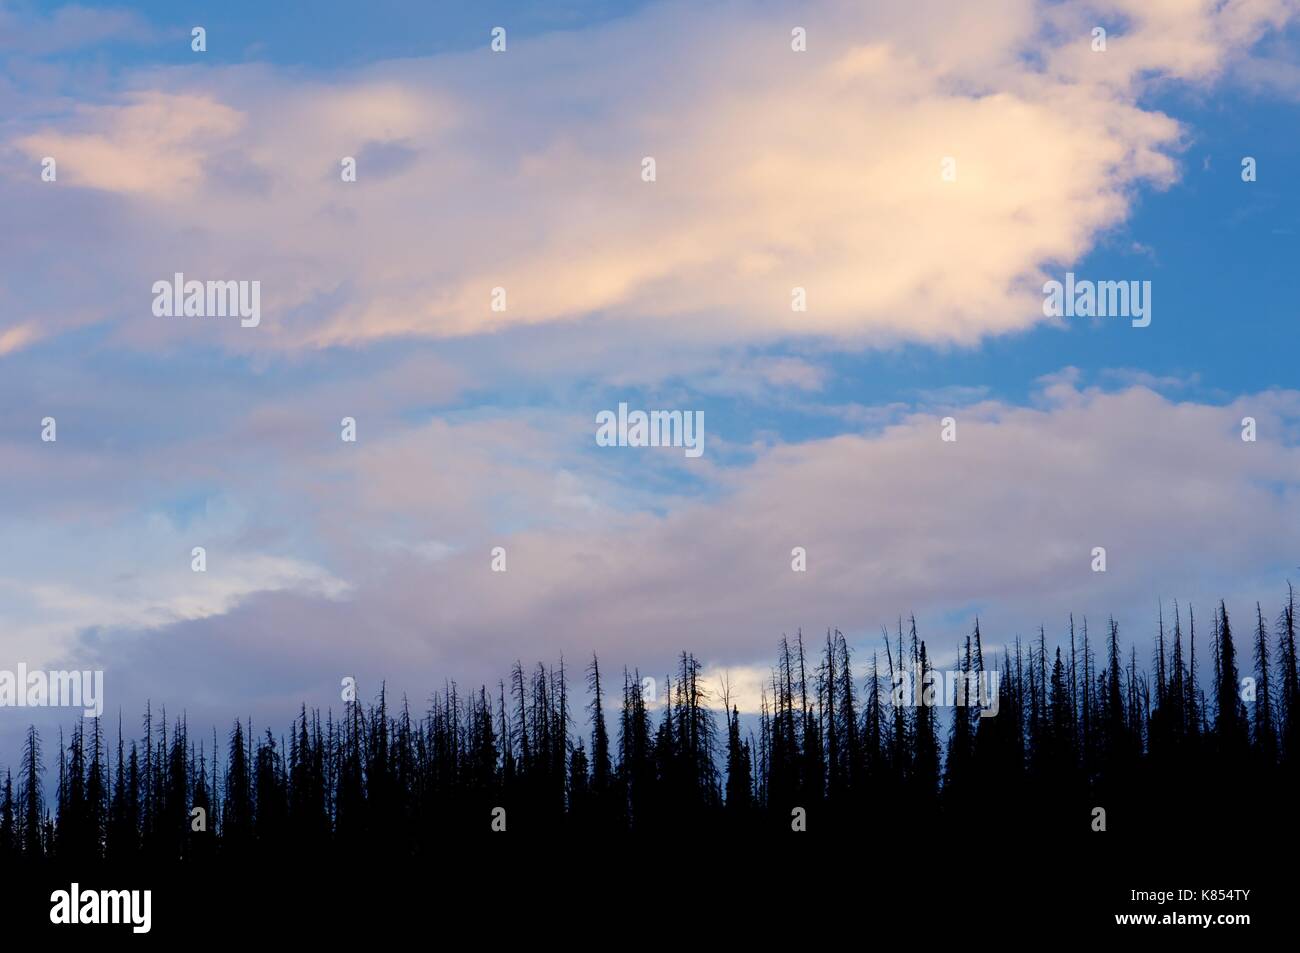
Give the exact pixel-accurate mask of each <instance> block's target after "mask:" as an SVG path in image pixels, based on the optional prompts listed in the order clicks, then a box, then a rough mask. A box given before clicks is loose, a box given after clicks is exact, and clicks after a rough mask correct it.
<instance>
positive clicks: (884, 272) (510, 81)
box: [8, 0, 1295, 350]
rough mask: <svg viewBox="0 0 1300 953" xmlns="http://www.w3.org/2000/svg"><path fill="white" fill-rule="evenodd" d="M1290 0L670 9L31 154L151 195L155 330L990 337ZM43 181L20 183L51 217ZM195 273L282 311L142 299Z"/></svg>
mask: <svg viewBox="0 0 1300 953" xmlns="http://www.w3.org/2000/svg"><path fill="white" fill-rule="evenodd" d="M1294 13H1295V4H1294V3H1292V2H1259V3H1229V4H1216V3H1210V2H1203V3H1196V4H1190V5H1189V4H1186V3H1178V4H1173V3H1137V2H1121V3H1108V4H1096V5H1090V4H1077V3H1064V4H1052V3H1034V2H1029V0H996V2H994V3H992V4H982V5H980V6H978V7H972V6H971V5H970V4H967V3H964V2H956V0H951V2H949V0H943V2H940V0H926V2H921V3H916V4H909V5H906V6H903V7H899V6H893V5H872V8H871V9H864V8H863V7H862V5H861V4H856V3H852V4H850V3H843V4H840V3H819V4H813V5H810V6H809V7H808V8H807V10H806V11H803V12H801V13H800V16H799V18H798V19H799V20H800V24H801V25H802V26H804V28H805V29H806V30H807V36H808V48H807V50H806V52H795V51H793V50H792V49H791V37H790V31H791V27H792V24H791V22H790V18H789V17H788V16H779V17H778V16H775V15H773V14H772V12H771V11H768V10H764V9H762V8H751V7H749V6H746V5H743V4H737V5H734V6H725V7H720V8H700V7H699V6H698V5H691V6H684V5H677V4H660V5H655V6H653V7H651V8H649V9H647V10H645V11H643V12H641V13H639V14H637V15H635V16H632V17H629V18H627V19H625V20H621V21H617V22H614V23H612V24H608V25H604V26H601V27H598V28H593V29H587V30H582V31H576V32H572V33H559V34H552V35H548V36H543V37H540V38H533V39H529V40H528V41H526V42H518V43H516V44H512V46H511V47H510V50H509V52H508V53H506V54H502V55H493V54H491V53H489V52H487V51H486V50H476V51H473V52H470V53H458V54H451V55H442V56H436V57H432V58H428V59H424V60H403V61H398V62H392V63H384V64H379V65H375V66H371V67H368V68H365V69H363V70H357V71H353V72H349V73H345V74H341V75H337V76H334V77H331V78H329V79H327V80H318V79H305V78H303V77H302V76H300V75H299V74H297V73H294V72H290V71H280V70H276V69H273V68H268V67H264V66H256V67H234V68H224V69H217V70H210V69H204V70H202V71H200V70H197V69H194V70H190V69H170V70H164V71H154V72H150V73H147V74H143V75H141V76H140V77H138V78H136V79H135V81H134V82H133V84H132V85H131V86H130V88H129V89H127V90H124V91H122V92H120V93H119V94H118V95H117V98H118V100H119V101H118V102H117V103H115V104H110V105H105V106H100V107H95V108H93V109H90V110H82V111H80V112H77V113H74V114H72V115H69V116H66V117H59V118H56V119H53V120H48V119H43V120H41V121H40V122H39V123H33V126H34V127H35V128H31V129H27V130H24V131H22V132H21V133H20V134H18V135H13V136H10V137H9V139H8V144H9V145H10V146H11V147H13V148H15V149H16V150H17V151H18V152H19V153H20V154H21V155H23V156H25V157H26V158H27V160H28V161H29V162H34V161H35V160H36V159H37V158H38V157H39V156H41V155H44V154H55V155H56V157H61V166H62V167H63V168H66V169H67V170H68V171H67V176H68V178H67V183H68V184H69V185H72V186H77V185H80V186H85V187H87V188H88V189H93V190H99V191H102V192H108V193H110V194H112V195H114V196H117V197H119V198H120V199H121V201H120V203H118V204H113V205H108V206H104V207H103V208H102V213H103V214H104V215H106V216H107V217H108V218H109V219H110V220H111V221H112V222H113V225H114V231H115V238H116V240H117V241H118V242H119V243H120V247H121V248H122V249H123V251H122V256H123V263H124V269H120V270H119V271H118V272H117V273H115V274H114V276H111V277H107V278H106V280H105V282H104V283H102V284H96V285H95V286H94V288H93V290H89V289H88V290H87V291H86V294H92V293H93V294H94V295H96V301H97V305H98V307H99V308H100V309H101V313H102V315H103V318H104V319H105V320H113V321H116V322H117V324H118V327H119V329H120V334H121V335H122V336H123V337H124V338H126V339H128V340H131V341H134V342H136V343H138V344H140V345H142V346H155V345H157V344H159V343H160V342H169V341H170V342H174V341H176V340H177V339H178V336H179V335H182V334H188V335H192V334H194V333H200V334H202V335H204V336H205V339H206V338H207V337H211V338H212V339H214V340H219V341H221V342H222V343H223V344H225V345H226V346H228V347H231V348H234V349H237V350H250V349H254V348H264V347H278V348H303V347H319V346H326V345H337V344H344V345H353V344H363V343H366V342H370V341H374V340H377V339H383V338H390V337H402V336H423V337H445V336H455V335H468V334H479V333H485V332H495V331H502V330H506V329H510V328H513V327H518V326H521V325H530V324H539V323H549V322H557V321H568V320H573V319H577V318H583V317H591V316H593V315H594V316H596V317H597V318H598V319H599V320H601V321H605V322H616V321H619V320H625V319H627V318H629V317H639V318H649V319H653V320H654V321H655V322H657V324H658V326H659V327H661V328H663V329H664V330H665V331H668V332H671V333H678V332H683V333H685V332H687V331H689V333H692V334H696V335H701V336H704V337H709V338H712V339H714V340H717V339H719V338H725V339H728V340H734V339H743V340H752V339H756V338H769V337H773V336H783V335H788V334H791V333H796V334H805V333H814V334H824V335H831V336H834V337H837V338H841V337H842V338H849V339H853V340H858V341H866V342H869V343H874V342H888V341H898V340H920V341H925V342H935V343H939V342H964V343H970V342H974V341H976V340H978V339H980V338H981V337H983V336H985V335H989V334H999V333H1006V332H1011V331H1015V330H1018V329H1022V328H1026V327H1028V326H1030V325H1032V324H1033V323H1035V322H1038V321H1042V320H1044V318H1043V315H1042V312H1041V307H1040V305H1041V284H1042V281H1043V278H1044V275H1045V273H1046V272H1047V271H1054V270H1059V268H1060V266H1061V265H1063V264H1066V263H1070V262H1073V261H1075V260H1077V259H1078V258H1079V257H1080V256H1082V255H1083V254H1085V253H1086V252H1087V251H1088V250H1089V249H1090V248H1091V247H1092V245H1093V244H1094V242H1095V241H1096V239H1097V237H1098V235H1099V234H1100V233H1102V232H1103V231H1105V230H1106V229H1109V228H1112V227H1113V226H1115V225H1117V224H1119V223H1121V222H1123V221H1124V219H1125V217H1126V216H1127V214H1128V212H1129V210H1130V207H1131V204H1132V201H1133V196H1134V194H1135V192H1136V191H1137V190H1138V189H1140V188H1143V187H1157V188H1158V187H1163V186H1166V185H1168V184H1169V183H1170V182H1172V181H1173V180H1174V179H1175V178H1176V176H1177V175H1178V166H1177V162H1176V156H1177V152H1178V149H1179V147H1180V145H1181V142H1182V139H1183V131H1182V129H1181V128H1180V126H1179V124H1178V122H1177V121H1176V120H1175V119H1173V118H1171V117H1169V116H1165V115H1163V114H1161V113H1159V112H1157V111H1154V110H1152V109H1150V108H1148V107H1146V106H1144V105H1142V103H1141V101H1140V99H1139V97H1140V95H1141V93H1143V92H1144V91H1145V90H1147V89H1149V88H1150V87H1151V86H1152V84H1153V83H1156V82H1159V81H1166V82H1186V83H1203V82H1209V81H1213V80H1214V79H1215V78H1216V77H1218V76H1219V75H1220V74H1221V73H1222V72H1223V71H1224V69H1225V68H1226V66H1227V65H1229V64H1231V63H1234V62H1237V61H1240V60H1241V59H1242V58H1243V57H1244V56H1245V55H1246V53H1247V51H1248V50H1249V49H1250V47H1251V44H1252V43H1254V42H1255V41H1256V40H1257V39H1258V38H1259V37H1260V36H1261V35H1263V34H1264V33H1265V31H1266V30H1267V29H1268V28H1270V27H1272V26H1276V25H1279V24H1282V23H1284V22H1286V21H1287V20H1288V19H1289V18H1290V17H1291V16H1292V15H1293V14H1294ZM686 21H689V22H690V23H691V24H692V28H691V29H683V28H682V26H681V24H682V23H683V22H686ZM1103 21H1104V22H1107V23H1109V24H1110V39H1109V46H1108V48H1107V50H1106V52H1104V53H1096V52H1093V51H1092V49H1091V48H1090V30H1091V29H1092V26H1093V25H1094V24H1095V23H1097V22H1103ZM646 156H651V157H653V158H654V159H655V161H656V168H657V180H656V181H655V182H653V183H648V182H645V181H643V180H642V178H641V171H642V159H643V157H646ZM344 157H351V158H354V159H356V160H357V170H358V172H357V174H358V181H356V182H354V183H349V182H344V181H342V177H341V174H340V173H341V161H342V160H343V158H344ZM946 160H952V161H951V164H945V162H946ZM945 171H951V172H952V175H949V176H947V177H945V174H944V173H945ZM27 179H30V182H27V181H26V180H24V181H25V183H26V184H24V185H22V186H18V185H15V184H13V183H11V188H16V189H18V190H19V191H20V193H21V201H19V203H18V207H19V209H20V215H26V216H35V215H37V214H38V211H37V210H38V209H39V208H40V207H41V206H40V203H39V202H37V201H36V200H35V198H34V197H33V196H34V194H35V193H36V190H39V189H40V188H41V184H40V183H39V182H38V181H36V179H35V176H34V175H28V176H27ZM42 221H44V222H48V219H44V218H43V219H42ZM43 227H57V226H48V225H46V226H43ZM128 252H129V255H128ZM176 271H183V272H185V273H186V274H187V275H188V276H192V277H197V278H200V279H205V278H242V279H246V280H254V279H256V280H260V281H261V282H262V285H263V310H264V313H265V315H266V319H265V320H264V321H263V323H262V325H261V326H260V327H259V328H258V329H257V331H256V333H255V334H252V333H250V332H248V331H243V330H241V329H239V328H237V327H229V326H225V325H220V326H218V325H209V326H206V327H205V328H204V329H203V331H201V332H194V331H193V328H192V326H191V325H186V324H178V323H176V322H160V321H158V320H150V319H149V315H148V310H147V304H148V302H147V299H145V298H144V295H145V293H146V291H145V289H147V288H148V287H149V285H150V284H151V282H152V281H154V280H157V279H158V278H160V277H166V276H170V275H171V274H173V273H174V272H176ZM494 288H504V289H505V290H506V293H507V295H506V309H505V310H504V311H494V310H492V308H491V306H490V305H491V301H492V292H493V289H494ZM795 288H803V289H805V292H806V297H807V310H806V311H796V310H792V307H791V303H792V293H793V289H795ZM49 320H50V322H51V323H52V324H54V325H57V324H58V323H59V321H60V318H59V317H58V315H50V317H49Z"/></svg>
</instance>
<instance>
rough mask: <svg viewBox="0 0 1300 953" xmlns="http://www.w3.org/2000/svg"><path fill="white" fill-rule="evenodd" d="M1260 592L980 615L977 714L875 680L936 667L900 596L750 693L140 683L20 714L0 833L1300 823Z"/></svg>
mask: <svg viewBox="0 0 1300 953" xmlns="http://www.w3.org/2000/svg"><path fill="white" fill-rule="evenodd" d="M1253 608H1254V611H1253V612H1251V613H1250V615H1249V616H1248V617H1247V618H1246V619H1245V620H1242V619H1241V618H1240V617H1234V618H1233V619H1231V620H1230V619H1229V614H1228V611H1227V609H1226V607H1225V606H1224V605H1223V604H1222V603H1221V604H1220V605H1219V607H1218V608H1217V609H1216V610H1215V611H1214V612H1213V613H1212V614H1211V618H1210V619H1209V620H1208V624H1207V623H1206V622H1205V621H1204V620H1202V621H1198V620H1197V619H1196V618H1195V617H1194V615H1193V613H1192V612H1191V611H1190V610H1186V611H1184V610H1180V609H1178V608H1177V607H1171V611H1170V612H1169V614H1168V615H1166V614H1165V613H1164V611H1163V610H1162V611H1161V613H1160V615H1159V616H1158V618H1157V619H1156V620H1154V622H1155V624H1154V633H1153V636H1154V637H1153V638H1152V639H1151V641H1150V643H1149V644H1150V646H1151V648H1150V652H1149V654H1147V655H1145V656H1139V653H1138V650H1137V648H1136V646H1134V645H1130V646H1129V647H1128V650H1127V651H1125V650H1124V648H1123V647H1122V646H1123V645H1124V643H1122V642H1121V637H1120V632H1119V628H1118V626H1117V625H1116V623H1115V622H1114V621H1110V622H1109V623H1108V624H1107V625H1106V626H1105V627H1104V628H1103V629H1102V630H1101V631H1100V632H1097V631H1095V630H1094V631H1091V632H1090V631H1089V629H1088V626H1087V623H1086V622H1083V621H1082V620H1080V622H1079V624H1078V625H1077V626H1076V624H1075V620H1074V619H1073V618H1070V620H1069V623H1068V629H1067V630H1064V631H1062V632H1061V633H1060V634H1059V636H1058V637H1055V638H1053V639H1052V640H1050V644H1049V639H1048V637H1047V635H1046V633H1045V632H1043V631H1042V630H1040V631H1039V632H1038V633H1037V637H1036V638H1034V639H1031V640H1029V641H1028V642H1027V643H1025V642H1022V641H1021V640H1020V639H1018V638H1017V639H1015V640H1014V641H1013V642H1012V643H1010V644H1009V645H1007V646H1005V647H1004V648H1002V649H1001V650H999V651H997V652H993V651H991V650H989V648H988V646H987V645H986V639H985V636H984V635H983V634H982V633H981V631H980V627H979V624H978V622H976V624H975V625H974V627H973V629H972V631H971V633H970V635H969V636H968V637H967V638H966V639H965V641H964V644H963V645H962V646H961V648H960V651H959V654H958V660H957V663H956V664H957V666H959V668H960V670H961V672H963V673H967V674H970V675H974V676H976V677H980V676H982V675H983V673H985V672H992V671H996V672H998V673H999V684H998V690H997V706H996V707H997V713H996V715H994V716H992V717H981V714H982V711H981V707H980V704H979V699H978V698H975V699H973V700H972V703H971V704H969V705H967V706H965V707H948V708H932V707H928V706H925V705H920V706H897V705H894V704H892V703H891V696H890V687H891V686H892V684H893V679H894V676H895V675H896V674H898V673H900V672H901V671H903V669H904V668H910V669H913V670H919V671H920V672H929V671H930V669H931V666H932V662H931V660H930V657H929V653H928V652H927V648H926V644H925V642H924V641H923V640H922V639H921V638H920V637H919V635H918V633H917V631H916V625H915V622H914V621H913V622H912V623H910V624H904V623H901V622H900V624H899V625H898V627H897V629H896V630H895V631H893V632H886V633H885V634H884V638H883V640H882V641H883V644H882V645H880V647H879V649H878V650H877V651H876V652H874V653H873V654H872V655H871V657H870V658H868V659H862V658H858V659H855V658H853V657H852V655H851V652H850V648H849V645H848V643H847V642H846V640H845V638H844V637H843V636H842V635H841V634H840V633H839V632H831V633H829V634H828V635H827V636H826V638H825V640H824V641H822V640H820V639H819V640H818V642H817V644H815V645H810V644H808V643H807V642H806V641H805V639H804V638H803V637H802V636H798V637H796V638H795V639H793V640H786V639H783V640H782V641H781V643H780V645H779V652H778V657H777V662H776V666H775V668H774V669H773V671H772V675H771V678H770V681H769V682H768V684H767V687H766V689H765V691H764V693H763V699H762V704H761V711H760V712H759V713H757V714H756V715H753V716H750V717H742V716H741V715H740V713H739V710H738V706H737V705H736V704H735V700H734V699H733V698H731V697H730V693H729V692H728V691H727V690H726V689H725V688H715V690H714V691H713V693H710V692H709V691H707V690H706V687H705V685H704V684H703V678H702V676H701V664H700V662H699V661H698V660H697V659H696V658H694V657H693V656H692V655H691V654H689V653H683V654H682V656H681V657H680V659H679V660H678V662H677V664H676V670H675V671H674V672H673V673H672V676H671V677H670V678H666V679H662V680H661V681H660V683H659V685H658V686H657V688H658V690H657V692H656V696H657V697H655V698H648V697H647V694H648V693H647V691H646V690H645V688H644V686H643V683H642V678H641V673H640V672H636V671H627V670H623V671H621V672H619V673H617V675H615V677H613V678H612V679H611V678H610V677H609V675H608V673H607V672H606V671H605V670H604V669H602V668H601V667H600V664H599V661H598V660H597V659H596V658H595V657H593V658H592V659H591V661H590V664H589V665H587V666H586V668H585V671H584V672H582V673H581V676H580V677H578V676H576V675H575V673H573V672H571V671H570V670H569V669H568V668H566V666H565V665H564V664H563V663H561V664H559V665H557V666H554V667H546V666H542V665H538V666H537V667H536V668H534V669H531V670H529V669H525V668H524V667H523V666H522V665H519V664H516V665H515V667H514V669H513V671H512V672H511V673H510V677H509V679H508V680H504V681H502V682H500V683H499V684H498V685H496V686H494V688H492V689H489V688H488V687H486V686H483V687H479V688H477V689H475V690H473V691H468V692H464V691H462V690H461V689H460V688H459V687H458V686H457V685H456V684H454V683H448V684H446V685H445V686H444V687H443V688H442V690H440V691H439V692H437V693H436V694H434V695H433V696H432V698H431V699H430V701H429V703H428V707H427V709H426V710H425V711H424V712H423V713H422V714H418V715H416V714H413V713H412V711H411V706H410V705H409V703H408V702H407V700H406V699H401V700H400V701H395V700H394V699H392V698H390V697H388V695H387V693H386V692H385V691H384V690H383V689H382V688H380V690H379V691H378V693H377V694H376V695H375V697H374V698H373V700H372V701H371V702H370V703H369V704H362V703H359V702H348V703H345V704H344V705H343V708H342V710H341V712H338V713H335V712H333V711H326V712H324V713H322V712H321V711H320V710H312V711H309V710H308V709H307V708H306V707H305V706H304V707H302V708H301V710H300V711H299V712H298V715H297V717H296V718H294V719H293V721H292V723H290V724H288V725H285V726H284V727H283V730H281V731H274V730H271V729H270V728H265V727H262V728H260V729H259V730H254V727H253V726H252V725H250V724H247V723H245V722H241V721H236V722H234V724H233V726H232V727H231V729H230V731H229V733H228V735H227V736H226V738H225V739H218V738H217V737H216V735H215V733H214V734H213V735H211V736H206V737H194V736H193V735H192V734H191V733H190V731H189V729H188V726H187V724H186V720H185V718H183V717H182V718H179V719H177V718H174V717H173V718H172V719H171V720H170V722H169V719H168V716H167V714H166V712H165V711H155V710H154V709H153V708H152V707H151V706H150V707H146V710H145V713H144V717H143V719H142V722H141V724H140V725H139V729H138V733H137V734H136V735H135V736H133V737H128V736H127V735H128V732H126V731H124V729H123V726H122V724H121V720H120V718H119V719H118V723H117V724H116V725H114V726H111V728H106V727H105V726H104V725H103V724H102V723H101V721H100V720H99V719H95V720H87V719H78V721H77V724H76V725H75V726H74V727H73V728H72V730H71V734H62V733H61V734H60V735H59V737H58V738H57V739H51V738H42V737H40V736H39V734H38V733H37V731H36V730H35V729H34V728H32V729H29V731H28V733H27V738H26V743H25V745H24V747H23V750H22V751H21V753H20V756H19V757H18V758H17V759H16V760H15V762H14V765H15V766H13V767H10V768H9V769H7V771H6V772H5V775H4V777H3V780H2V782H0V783H2V784H3V791H2V792H0V857H3V859H4V860H5V861H12V860H14V859H16V858H18V857H21V858H26V859H29V860H30V859H37V858H42V857H47V858H54V859H58V860H73V861H84V860H92V859H97V858H104V859H107V860H109V861H113V860H120V859H128V860H129V859H136V858H145V859H148V858H160V859H178V858H183V859H186V860H195V861H201V860H204V859H213V858H216V857H249V856H263V855H266V856H273V855H281V854H282V855H285V856H294V857H303V856H311V855H325V854H335V853H337V852H340V851H341V852H356V853H359V854H367V853H379V854H384V855H415V856H422V855H426V854H429V853H430V852H433V851H435V850H437V849H438V846H439V845H440V844H443V843H445V842H446V841H447V840H448V839H449V838H455V837H463V836H472V835H478V834H480V833H481V834H482V835H483V836H488V835H489V834H491V833H492V823H493V817H494V813H493V812H494V810H495V809H496V808H504V811H505V814H504V823H505V826H506V830H507V831H508V832H518V833H525V834H527V833H545V834H553V833H555V832H566V833H579V834H596V833H614V832H622V831H632V832H638V833H640V832H655V831H662V830H668V829H676V830H680V829H681V828H682V825H692V826H693V827H694V828H695V829H698V830H702V831H703V830H721V831H728V830H732V831H742V832H744V831H758V830H769V831H771V832H772V833H778V832H790V831H791V829H792V816H793V815H794V813H795V811H796V809H797V808H802V809H803V812H804V813H805V816H806V828H807V831H808V832H809V833H812V834H814V835H816V834H817V832H819V831H822V832H826V833H835V834H841V833H845V832H851V831H855V830H856V831H861V832H864V833H865V832H877V833H879V832H881V831H886V832H889V831H892V832H895V833H897V832H903V831H913V830H923V831H925V832H926V836H930V835H932V834H934V833H935V832H940V833H942V832H945V831H961V832H967V833H979V832H984V833H986V834H987V835H988V836H989V837H991V838H994V839H996V840H1006V839H1008V838H1024V837H1034V836H1039V835H1043V836H1053V837H1071V836H1076V835H1077V836H1080V837H1087V836H1095V833H1093V831H1094V827H1095V825H1096V820H1095V818H1096V816H1097V815H1096V813H1095V809H1096V808H1101V809H1102V810H1104V811H1105V824H1106V830H1107V833H1108V836H1112V837H1114V836H1119V837H1132V836H1135V837H1149V836H1155V835H1168V836H1172V837H1188V838H1196V839H1199V840H1206V839H1209V840H1211V841H1213V840H1216V839H1217V840H1220V841H1222V842H1223V845H1224V846H1225V847H1226V846H1227V845H1229V844H1230V843H1231V842H1232V839H1233V838H1235V837H1237V836H1238V835H1239V834H1241V833H1242V832H1245V833H1247V834H1253V835H1255V836H1256V837H1259V836H1269V835H1272V834H1274V833H1276V832H1277V831H1279V830H1281V829H1283V828H1286V827H1287V825H1293V824H1294V822H1293V821H1291V820H1290V817H1291V814H1292V810H1291V808H1292V807H1293V805H1294V803H1295V795H1296V793H1297V785H1296V776H1297V767H1298V766H1300V735H1298V734H1297V731H1298V729H1297V714H1300V712H1298V710H1297V709H1298V708H1300V686H1298V685H1297V674H1296V642H1295V638H1296V636H1295V629H1296V617H1295V616H1296V602H1295V598H1294V594H1293V592H1292V591H1291V589H1290V587H1288V591H1287V597H1286V601H1285V604H1284V605H1283V607H1282V610H1281V612H1280V613H1279V614H1278V615H1277V616H1276V617H1275V618H1268V617H1266V616H1265V614H1264V611H1263V610H1262V609H1261V608H1260V607H1259V606H1255V607H1253ZM864 662H865V664H863V663H864ZM1202 672H1204V674H1202ZM1246 679H1253V680H1254V685H1253V691H1251V690H1250V688H1249V683H1248V682H1246V681H1245V680H1246ZM575 681H581V682H583V683H585V692H584V693H583V696H582V698H581V699H578V698H576V697H575V695H574V694H573V693H572V690H571V683H572V682H575ZM989 707H990V708H991V707H992V706H991V705H990V706H989ZM111 729H115V730H112V733H111V736H110V730H111ZM47 771H50V772H57V784H56V783H55V779H53V778H49V779H47V778H46V777H45V775H44V772H47ZM47 780H48V783H47ZM47 789H48V790H50V791H57V793H56V794H54V795H53V798H54V803H47V802H46V797H45V795H44V793H43V792H45V791H46V790H47ZM196 808H197V809H201V811H202V816H203V817H205V818H206V829H205V830H195V829H194V828H195V827H196V826H198V825H197V822H196V820H195V818H196V817H198V816H199V815H198V814H197V813H196V812H195V809H196ZM497 814H498V816H499V812H497Z"/></svg>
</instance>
